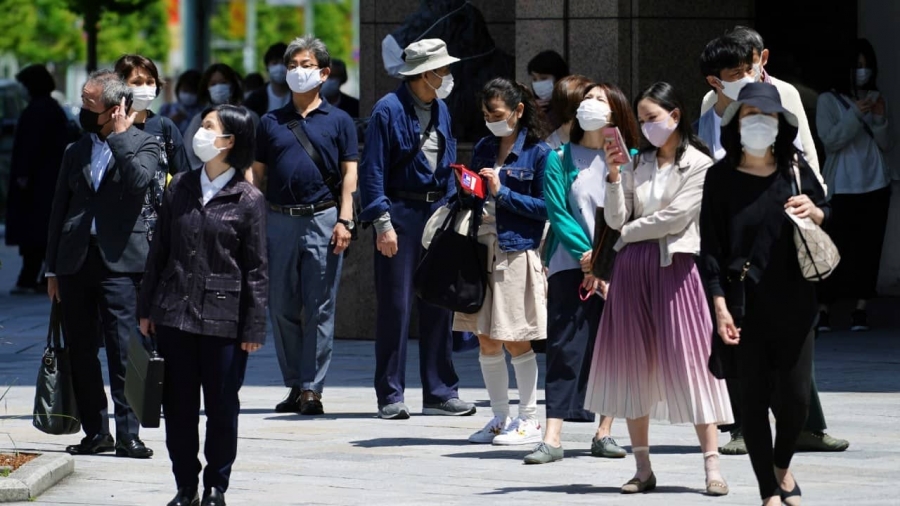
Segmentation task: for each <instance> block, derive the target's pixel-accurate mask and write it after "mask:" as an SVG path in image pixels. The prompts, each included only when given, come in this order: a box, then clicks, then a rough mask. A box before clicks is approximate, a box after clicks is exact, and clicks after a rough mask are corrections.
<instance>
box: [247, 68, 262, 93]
mask: <svg viewBox="0 0 900 506" xmlns="http://www.w3.org/2000/svg"><path fill="white" fill-rule="evenodd" d="M265 85H266V80H265V79H264V78H263V76H262V74H260V73H259V72H251V73H249V74H247V75H246V76H244V91H247V92H250V91H256V90H258V89H260V88H262V87H264V86H265Z"/></svg>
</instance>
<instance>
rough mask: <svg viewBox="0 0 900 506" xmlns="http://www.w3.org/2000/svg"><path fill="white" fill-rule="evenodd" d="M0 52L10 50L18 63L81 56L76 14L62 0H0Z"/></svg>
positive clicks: (61, 61)
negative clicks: (1, 13) (0, 13)
mask: <svg viewBox="0 0 900 506" xmlns="http://www.w3.org/2000/svg"><path fill="white" fill-rule="evenodd" d="M0 5H2V8H0V11H2V12H3V15H0V52H7V51H8V52H11V53H13V54H14V55H15V56H16V58H17V59H18V60H19V64H20V65H22V66H25V65H28V64H31V63H51V62H52V63H56V64H60V65H67V64H69V63H72V62H75V61H79V60H81V59H83V58H84V41H83V39H82V36H81V22H80V20H79V19H78V16H76V15H75V14H72V13H71V12H69V11H68V10H66V9H65V4H64V3H63V1H62V0H0Z"/></svg>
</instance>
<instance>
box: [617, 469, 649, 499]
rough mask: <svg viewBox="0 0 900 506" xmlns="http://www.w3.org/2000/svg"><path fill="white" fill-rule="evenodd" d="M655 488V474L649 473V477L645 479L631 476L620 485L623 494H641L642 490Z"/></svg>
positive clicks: (646, 490) (647, 490)
mask: <svg viewBox="0 0 900 506" xmlns="http://www.w3.org/2000/svg"><path fill="white" fill-rule="evenodd" d="M655 488H656V475H655V474H653V473H650V477H649V478H647V481H641V480H640V479H638V478H632V479H630V480H628V483H626V484H624V485H622V493H623V494H642V493H644V492H650V491H651V490H653V489H655Z"/></svg>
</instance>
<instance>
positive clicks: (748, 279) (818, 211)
mask: <svg viewBox="0 0 900 506" xmlns="http://www.w3.org/2000/svg"><path fill="white" fill-rule="evenodd" d="M796 135H797V118H796V117H795V116H794V115H793V114H791V113H790V112H788V111H787V110H785V109H784V108H782V106H781V98H780V96H779V94H778V90H777V89H776V88H775V87H774V86H772V85H770V84H766V83H753V84H748V85H747V86H745V87H744V89H743V90H741V93H740V95H739V100H738V101H737V102H735V103H733V104H732V105H730V106H729V107H728V109H726V111H725V114H724V115H723V117H722V145H723V147H724V148H725V149H726V151H727V155H726V156H725V158H724V159H723V160H722V161H721V162H719V163H718V164H716V165H714V166H713V167H712V168H711V169H709V172H708V174H707V177H706V183H705V186H704V188H703V206H702V210H701V213H700V236H701V244H700V257H701V259H700V264H701V266H702V267H703V270H704V271H705V272H704V273H705V275H706V276H705V277H706V282H707V293H708V294H709V296H710V297H712V299H713V305H714V307H715V315H716V316H715V318H716V329H717V330H718V334H719V337H720V338H721V341H719V339H718V338H716V339H715V340H716V341H718V342H716V343H715V346H714V348H713V359H712V361H711V363H712V364H735V365H734V366H733V367H725V369H726V370H725V371H720V372H722V373H724V374H726V375H728V376H733V377H737V378H738V379H739V382H740V388H741V410H742V412H743V423H744V437H745V439H746V442H747V449H748V451H749V453H750V460H751V463H752V465H753V471H754V473H755V474H756V478H757V481H758V482H759V492H760V496H761V497H762V498H763V504H764V505H767V506H768V505H779V506H780V505H781V504H782V502H784V503H785V504H788V505H790V506H796V505H798V504H800V487H799V486H797V483H796V482H795V481H794V477H793V475H792V474H791V472H790V471H789V466H790V463H791V458H792V457H793V454H794V444H795V441H796V440H797V436H798V435H799V434H800V431H801V430H802V428H803V425H804V422H805V420H806V416H807V412H808V410H809V395H810V394H809V392H810V381H811V369H812V360H813V326H814V324H815V322H816V310H817V306H816V291H815V285H814V284H813V283H811V282H809V281H807V280H806V279H804V278H803V275H802V274H801V272H800V265H799V262H798V260H797V249H796V247H795V245H794V239H793V233H794V230H793V226H792V224H791V222H790V221H789V219H788V218H787V217H786V215H785V213H786V212H790V213H793V214H794V215H796V216H797V217H800V218H805V217H809V218H811V219H812V220H813V221H814V222H815V223H817V224H819V225H821V224H822V223H823V222H824V221H825V220H827V218H828V216H829V214H830V208H829V207H828V204H827V203H826V202H825V193H824V191H823V189H822V186H821V185H820V184H819V182H818V181H817V179H816V177H815V174H814V173H813V171H812V169H810V167H809V165H808V164H807V163H806V161H805V160H804V159H803V156H802V153H800V152H799V151H798V150H797V148H796V147H794V145H793V140H794V138H795V137H796ZM798 178H799V181H800V192H799V194H797V193H796V192H795V190H794V187H795V182H796V181H797V180H798ZM742 274H744V275H745V276H744V281H741V277H742ZM723 343H724V345H725V346H723ZM729 354H733V357H732V358H733V359H734V360H731V361H729V360H725V357H726V356H728V355H729ZM769 408H772V411H773V412H774V413H775V415H776V419H777V421H776V429H777V434H776V437H775V446H774V450H773V447H772V432H771V427H770V426H769V414H768V411H769Z"/></svg>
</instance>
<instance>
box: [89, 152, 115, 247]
mask: <svg viewBox="0 0 900 506" xmlns="http://www.w3.org/2000/svg"><path fill="white" fill-rule="evenodd" d="M91 141H92V144H91V182H93V183H94V191H97V189H98V188H100V183H101V182H103V176H105V175H106V169H108V168H109V162H110V160H112V150H111V149H110V148H109V143H107V142H106V140H105V139H100V136H98V135H97V134H91ZM91 235H97V219H96V218H94V219H93V220H91Z"/></svg>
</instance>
